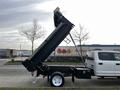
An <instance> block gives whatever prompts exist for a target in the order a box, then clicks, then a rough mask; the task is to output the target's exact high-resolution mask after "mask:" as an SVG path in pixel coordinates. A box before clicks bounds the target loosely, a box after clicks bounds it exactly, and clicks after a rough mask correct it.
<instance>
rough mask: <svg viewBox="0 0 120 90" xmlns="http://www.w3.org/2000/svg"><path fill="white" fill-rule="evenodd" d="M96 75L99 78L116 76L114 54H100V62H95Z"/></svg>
mask: <svg viewBox="0 0 120 90" xmlns="http://www.w3.org/2000/svg"><path fill="white" fill-rule="evenodd" d="M119 70H120V69H119ZM95 74H96V75H97V76H115V75H116V62H115V58H114V53H113V52H98V60H95Z"/></svg>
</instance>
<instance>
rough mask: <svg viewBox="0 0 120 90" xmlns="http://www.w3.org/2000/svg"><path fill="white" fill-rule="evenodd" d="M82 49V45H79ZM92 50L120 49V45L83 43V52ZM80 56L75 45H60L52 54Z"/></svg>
mask: <svg viewBox="0 0 120 90" xmlns="http://www.w3.org/2000/svg"><path fill="white" fill-rule="evenodd" d="M77 48H78V50H79V51H80V46H77ZM91 50H110V51H120V45H82V53H83V55H86V52H87V51H91ZM54 55H56V56H78V53H77V51H76V48H75V47H74V46H58V47H57V48H56V49H55V51H54V52H53V53H52V54H51V56H54Z"/></svg>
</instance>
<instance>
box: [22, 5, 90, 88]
mask: <svg viewBox="0 0 120 90" xmlns="http://www.w3.org/2000/svg"><path fill="white" fill-rule="evenodd" d="M54 24H55V30H54V31H53V32H52V33H51V34H50V35H49V36H48V37H47V39H45V40H44V42H43V43H42V44H41V45H40V46H39V47H38V48H37V49H36V50H35V51H34V53H33V55H31V56H30V57H29V58H27V59H26V60H25V61H23V62H22V64H23V65H24V67H25V68H26V69H27V70H28V71H29V72H35V71H36V72H37V74H36V77H38V76H39V75H43V76H44V77H45V76H46V77H47V79H48V81H49V82H50V85H51V86H54V87H60V86H63V85H64V82H65V77H71V80H72V82H74V80H75V79H74V78H77V79H90V78H91V73H90V69H89V68H86V67H85V66H70V65H47V64H44V62H45V60H46V59H47V58H48V56H49V55H50V54H51V53H52V52H53V51H54V50H55V49H56V47H57V46H58V45H59V44H60V43H61V42H62V41H63V40H64V39H65V38H66V36H67V35H70V36H71V34H70V31H71V30H72V28H73V27H74V24H73V23H71V22H70V21H69V20H68V19H67V18H65V17H64V16H63V15H62V13H61V12H60V9H59V8H58V7H57V8H56V9H55V10H54ZM72 40H73V39H72Z"/></svg>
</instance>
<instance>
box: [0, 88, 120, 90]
mask: <svg viewBox="0 0 120 90" xmlns="http://www.w3.org/2000/svg"><path fill="white" fill-rule="evenodd" d="M0 90H120V88H0Z"/></svg>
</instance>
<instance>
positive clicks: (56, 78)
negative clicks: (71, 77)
mask: <svg viewBox="0 0 120 90" xmlns="http://www.w3.org/2000/svg"><path fill="white" fill-rule="evenodd" d="M50 84H51V86H54V87H61V86H63V85H64V77H63V75H62V73H60V72H55V73H53V74H52V75H51V78H50Z"/></svg>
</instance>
